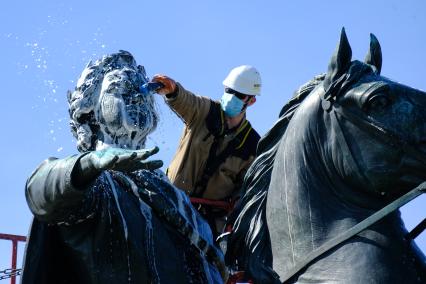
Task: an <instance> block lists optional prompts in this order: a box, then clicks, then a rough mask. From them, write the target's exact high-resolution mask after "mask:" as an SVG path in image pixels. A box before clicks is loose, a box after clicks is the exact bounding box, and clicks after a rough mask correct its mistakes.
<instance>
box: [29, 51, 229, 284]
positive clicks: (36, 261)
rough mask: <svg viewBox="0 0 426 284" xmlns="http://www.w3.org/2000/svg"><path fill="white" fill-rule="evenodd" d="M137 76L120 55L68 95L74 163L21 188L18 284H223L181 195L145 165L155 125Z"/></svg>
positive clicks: (43, 172) (205, 234)
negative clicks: (25, 213)
mask: <svg viewBox="0 0 426 284" xmlns="http://www.w3.org/2000/svg"><path fill="white" fill-rule="evenodd" d="M147 81H148V78H147V77H146V74H145V70H144V68H143V67H142V66H140V65H137V64H136V62H135V60H134V58H133V56H132V55H131V54H130V53H129V52H126V51H120V52H119V53H115V54H111V55H108V56H104V57H103V58H102V59H100V60H98V61H96V62H95V63H89V64H88V66H87V67H86V68H85V69H84V71H83V73H82V75H81V77H80V79H79V80H78V83H77V87H76V89H75V91H74V92H69V94H68V101H69V106H70V108H69V112H70V117H71V122H70V124H71V130H72V132H73V134H74V136H75V137H76V138H77V147H78V150H79V151H80V152H81V153H80V154H78V155H75V156H72V157H68V158H65V159H56V158H49V159H48V160H46V161H44V162H43V163H42V164H41V165H40V166H39V167H38V168H37V169H36V171H35V172H34V173H33V174H32V176H31V177H30V178H29V179H28V182H27V186H26V198H27V202H28V205H29V207H30V209H31V211H32V213H33V214H34V217H35V218H34V221H33V224H32V227H31V232H30V237H29V243H28V246H27V250H26V255H25V260H24V271H23V276H22V283H46V284H49V283H55V284H57V283H102V284H103V283H111V284H113V283H222V281H223V280H222V277H221V274H220V273H222V275H224V272H225V271H224V266H223V261H222V259H223V256H222V254H221V252H220V251H219V250H218V249H217V248H216V247H214V246H213V240H212V234H211V231H210V229H209V226H208V224H207V223H206V222H205V221H204V220H202V218H200V216H199V215H198V213H197V212H196V210H194V209H193V207H192V206H191V204H190V202H189V199H188V198H187V197H186V196H185V194H184V193H183V192H182V191H181V190H178V189H176V188H175V187H174V186H173V185H172V184H170V183H169V181H168V179H167V177H166V176H165V175H164V174H163V173H162V172H161V171H159V170H156V169H157V168H159V167H161V165H162V162H161V161H146V159H147V158H148V157H150V156H151V155H153V154H155V153H156V152H157V151H158V148H154V149H152V150H144V149H143V148H144V147H145V140H146V137H147V135H148V134H149V133H150V132H152V131H153V130H154V129H155V127H156V125H157V121H158V114H157V112H156V110H155V107H154V98H153V96H152V95H150V94H147V95H143V94H142V93H141V92H140V89H139V88H140V86H141V85H142V84H143V83H146V82H147Z"/></svg>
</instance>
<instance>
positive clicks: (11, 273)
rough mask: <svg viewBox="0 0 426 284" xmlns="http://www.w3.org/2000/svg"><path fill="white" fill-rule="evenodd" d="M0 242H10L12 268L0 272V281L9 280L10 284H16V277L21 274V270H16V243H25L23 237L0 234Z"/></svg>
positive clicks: (25, 239)
mask: <svg viewBox="0 0 426 284" xmlns="http://www.w3.org/2000/svg"><path fill="white" fill-rule="evenodd" d="M0 240H9V241H11V242H12V266H11V268H8V269H5V270H2V271H0V280H2V279H7V278H10V284H15V283H16V276H18V275H20V274H21V269H16V260H17V258H18V242H26V241H27V238H26V237H25V236H18V235H10V234H1V233H0Z"/></svg>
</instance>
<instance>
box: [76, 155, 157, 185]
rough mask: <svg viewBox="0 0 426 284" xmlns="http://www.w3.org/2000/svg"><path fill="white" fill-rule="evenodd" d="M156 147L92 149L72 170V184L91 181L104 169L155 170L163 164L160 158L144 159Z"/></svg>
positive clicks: (125, 170) (84, 183)
mask: <svg viewBox="0 0 426 284" xmlns="http://www.w3.org/2000/svg"><path fill="white" fill-rule="evenodd" d="M158 150H159V149H158V147H155V148H153V149H150V150H145V149H144V150H128V149H121V148H106V149H103V150H99V151H93V152H90V153H89V154H87V155H85V156H83V157H82V158H81V159H80V161H79V163H78V165H76V168H75V170H74V171H73V176H72V179H73V184H74V185H76V186H82V185H86V184H88V183H89V182H91V181H93V180H94V179H95V178H96V177H97V176H98V175H99V174H100V173H101V172H102V171H104V170H116V171H121V172H133V171H136V170H142V169H145V170H155V169H158V168H160V167H162V166H163V162H162V161H160V160H151V161H145V159H147V158H149V157H150V156H152V155H154V154H156V153H157V152H158Z"/></svg>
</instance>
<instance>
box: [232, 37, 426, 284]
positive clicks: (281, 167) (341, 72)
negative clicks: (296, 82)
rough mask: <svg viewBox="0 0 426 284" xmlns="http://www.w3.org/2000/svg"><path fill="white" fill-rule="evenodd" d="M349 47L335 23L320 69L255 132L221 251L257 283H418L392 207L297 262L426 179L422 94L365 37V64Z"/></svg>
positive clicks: (416, 257) (417, 258)
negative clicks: (391, 73) (393, 74)
mask: <svg viewBox="0 0 426 284" xmlns="http://www.w3.org/2000/svg"><path fill="white" fill-rule="evenodd" d="M351 57H352V51H351V48H350V45H349V42H348V40H347V37H346V34H345V32H344V30H342V34H341V39H340V42H339V44H338V46H337V49H336V52H335V53H334V55H333V57H332V58H331V61H330V64H329V68H328V71H327V73H326V74H325V75H321V76H317V77H315V78H314V79H313V80H311V81H310V82H309V83H307V84H305V85H304V86H302V87H301V88H300V89H299V90H298V91H297V92H296V94H295V96H294V97H293V98H292V100H291V101H290V102H289V103H288V104H287V105H286V106H284V108H283V109H282V111H281V113H280V118H279V120H278V121H277V123H276V124H275V125H274V127H272V129H271V130H270V131H269V133H268V134H267V135H265V136H264V137H263V138H262V139H261V141H260V142H259V145H258V158H257V159H256V160H255V162H254V164H253V165H252V166H251V168H250V169H249V171H248V172H247V175H246V177H245V184H244V190H245V195H244V196H243V198H242V202H241V203H240V206H239V208H238V210H237V211H236V212H235V213H234V216H233V219H232V220H231V221H232V222H233V226H234V228H233V232H232V233H231V235H230V238H229V242H228V251H227V254H226V260H227V262H228V264H229V265H230V266H231V267H233V268H234V269H235V270H244V271H246V274H247V276H248V277H249V278H251V279H253V280H254V281H255V283H281V282H282V281H286V282H285V283H425V282H426V260H425V256H424V254H423V253H422V252H421V251H420V250H419V249H418V247H417V246H416V244H415V243H414V241H413V240H411V239H409V238H407V230H406V229H405V227H404V224H403V221H402V219H401V217H400V212H399V211H398V210H396V211H394V212H392V213H390V214H389V215H388V216H387V217H385V218H383V219H382V220H380V221H379V222H377V223H375V224H373V225H372V226H370V227H368V228H367V229H365V230H364V231H362V232H361V233H359V234H357V235H355V236H354V237H352V238H350V239H348V240H346V241H344V242H343V243H341V244H339V245H337V246H335V247H332V248H331V249H329V250H326V251H324V252H323V253H322V254H321V255H320V256H319V257H318V258H316V259H315V261H313V262H311V263H308V264H307V265H306V266H302V269H300V270H296V271H294V269H295V268H296V267H298V265H300V264H301V263H303V262H304V261H305V259H306V258H308V257H309V256H310V255H311V254H312V253H313V252H315V251H316V250H318V249H321V247H322V245H324V244H325V243H326V242H327V241H329V240H332V239H333V238H335V237H336V236H338V235H340V234H342V233H343V232H345V231H347V230H349V229H351V228H352V227H353V226H355V225H356V224H358V223H359V222H361V221H362V220H364V219H365V218H368V217H369V216H370V215H371V214H373V213H374V212H376V211H377V210H379V209H380V208H382V207H384V206H385V205H386V204H389V203H390V202H392V201H394V200H396V199H397V198H399V197H400V196H402V195H403V194H404V193H407V192H408V191H409V190H410V189H412V188H414V187H416V186H417V185H419V184H420V183H421V182H423V181H424V180H425V179H426V146H425V141H426V113H425V111H424V110H425V109H426V93H425V92H422V91H419V90H416V89H413V88H410V87H407V86H404V85H402V84H400V83H397V82H394V81H392V80H390V79H388V78H385V77H383V76H381V75H380V71H381V66H382V55H381V49H380V45H379V43H378V41H377V39H376V38H375V37H374V36H373V35H372V36H371V43H370V50H369V53H368V55H367V57H366V60H365V62H360V61H356V60H355V61H351ZM293 272H295V273H294V274H292V273H293Z"/></svg>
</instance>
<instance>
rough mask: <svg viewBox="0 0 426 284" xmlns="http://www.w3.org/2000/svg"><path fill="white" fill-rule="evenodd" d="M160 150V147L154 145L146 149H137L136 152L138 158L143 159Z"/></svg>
mask: <svg viewBox="0 0 426 284" xmlns="http://www.w3.org/2000/svg"><path fill="white" fill-rule="evenodd" d="M159 150H160V148H158V147H157V146H155V147H154V148H152V149H148V150H139V151H138V152H137V153H138V157H137V159H138V160H145V159H147V158H149V157H150V156H152V155H154V154H157V153H158V151H159Z"/></svg>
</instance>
